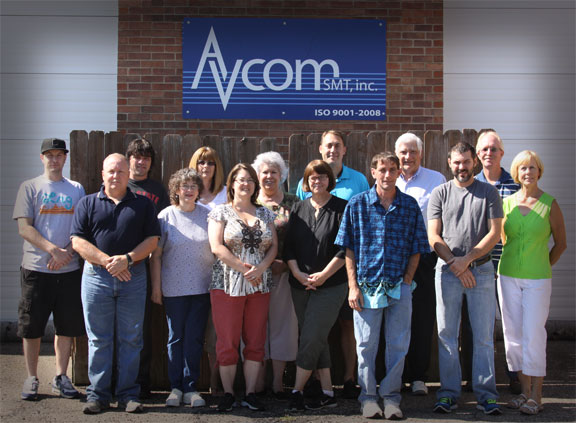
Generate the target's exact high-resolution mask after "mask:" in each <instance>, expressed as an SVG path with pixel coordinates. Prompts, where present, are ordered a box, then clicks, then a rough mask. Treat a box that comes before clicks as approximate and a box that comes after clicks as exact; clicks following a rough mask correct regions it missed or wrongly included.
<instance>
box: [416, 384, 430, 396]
mask: <svg viewBox="0 0 576 423" xmlns="http://www.w3.org/2000/svg"><path fill="white" fill-rule="evenodd" d="M412 395H418V396H424V395H428V387H427V386H426V384H425V383H424V382H422V381H421V380H415V381H414V382H412Z"/></svg>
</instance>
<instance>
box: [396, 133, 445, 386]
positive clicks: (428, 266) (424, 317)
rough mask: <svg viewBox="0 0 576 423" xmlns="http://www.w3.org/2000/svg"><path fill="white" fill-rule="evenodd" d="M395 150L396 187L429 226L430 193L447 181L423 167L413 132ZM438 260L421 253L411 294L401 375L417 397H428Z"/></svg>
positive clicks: (402, 137)
mask: <svg viewBox="0 0 576 423" xmlns="http://www.w3.org/2000/svg"><path fill="white" fill-rule="evenodd" d="M395 150H396V156H398V159H399V160H400V170H401V171H402V173H401V174H400V175H399V176H398V179H397V180H396V187H398V189H399V190H400V191H402V192H403V193H405V194H408V195H410V196H411V197H412V198H414V199H415V200H416V201H417V202H418V205H419V206H420V210H421V211H422V217H423V218H424V223H425V224H427V223H428V220H427V218H426V213H427V209H428V200H429V199H430V194H431V193H432V190H433V189H434V188H436V187H437V186H438V185H441V184H443V183H444V182H446V178H445V177H444V175H442V174H441V173H440V172H436V171H435V170H430V169H426V168H425V167H423V166H420V164H421V163H422V150H423V143H422V140H421V139H420V138H418V137H417V136H416V135H414V134H412V133H410V132H407V133H405V134H403V135H401V136H400V137H399V138H398V139H397V140H396V145H395ZM437 259H438V257H437V256H436V253H435V252H434V251H430V250H429V251H428V252H427V253H424V254H422V255H421V256H420V262H419V263H418V268H417V269H416V273H415V274H414V280H415V281H416V284H417V286H418V288H417V289H416V290H415V291H414V293H413V295H412V329H411V337H410V349H409V350H408V354H407V355H406V362H405V365H404V374H403V375H402V377H403V379H404V382H406V383H409V384H410V388H411V389H412V394H414V395H426V394H428V387H427V386H426V379H427V377H426V373H427V371H428V366H429V364H430V354H431V348H432V335H433V333H434V323H435V322H436V291H435V289H434V275H435V271H434V267H435V266H436V261H437Z"/></svg>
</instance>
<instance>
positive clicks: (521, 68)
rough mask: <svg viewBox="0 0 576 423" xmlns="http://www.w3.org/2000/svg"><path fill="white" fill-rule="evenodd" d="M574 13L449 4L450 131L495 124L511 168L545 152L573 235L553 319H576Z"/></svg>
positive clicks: (558, 6)
mask: <svg viewBox="0 0 576 423" xmlns="http://www.w3.org/2000/svg"><path fill="white" fill-rule="evenodd" d="M575 12H576V10H575V4H574V2H573V1H553V2H549V1H545V0H542V1H527V2H515V1H501V2H486V1H466V0H457V1H446V2H445V3H444V128H446V129H453V128H456V129H458V128H487V127H492V128H495V129H496V130H497V131H498V132H499V133H500V135H501V136H502V139H503V140H504V144H505V148H506V154H505V155H504V160H503V165H504V167H506V168H509V167H510V163H511V162H512V159H513V158H514V156H515V155H516V154H517V153H518V152H520V151H522V150H525V149H532V150H535V151H537V152H538V153H539V154H540V155H541V157H542V160H543V162H544V167H545V171H544V177H543V179H542V182H541V187H542V189H544V190H545V191H548V192H549V193H550V194H552V195H553V196H554V197H556V199H557V200H558V203H559V204H560V206H561V208H562V211H563V213H564V219H565V221H566V231H567V234H568V250H567V251H566V252H565V253H564V255H563V256H562V258H561V259H560V261H559V262H558V264H556V265H555V266H554V268H553V281H554V282H553V291H552V304H551V307H550V320H572V321H573V320H574V318H575V316H574V309H575V297H576V290H575V286H574V272H575V263H574V260H573V258H574V255H575V252H576V244H575V237H574V234H575V233H576V224H575V220H576V218H575V216H576V206H575V202H576V200H575V191H574V172H573V168H574V158H575V157H576V131H575V122H574V116H576V82H575V80H576V70H575V67H576V65H575V63H576V57H575V50H576V36H575V35H576V34H575V26H576V22H575Z"/></svg>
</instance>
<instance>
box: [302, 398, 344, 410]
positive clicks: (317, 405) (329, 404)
mask: <svg viewBox="0 0 576 423" xmlns="http://www.w3.org/2000/svg"><path fill="white" fill-rule="evenodd" d="M337 405H338V403H337V402H336V399H335V398H334V397H329V396H328V395H326V394H322V395H321V396H320V397H319V398H318V399H316V400H315V401H312V402H311V403H309V404H306V408H307V409H308V410H320V409H322V408H334V407H336V406H337Z"/></svg>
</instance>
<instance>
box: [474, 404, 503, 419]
mask: <svg viewBox="0 0 576 423" xmlns="http://www.w3.org/2000/svg"><path fill="white" fill-rule="evenodd" d="M476 409H477V410H480V411H483V412H484V414H486V415H487V416H490V415H492V416H499V415H500V414H502V410H500V408H494V409H492V410H490V411H486V410H485V409H484V407H482V406H481V405H477V406H476Z"/></svg>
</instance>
